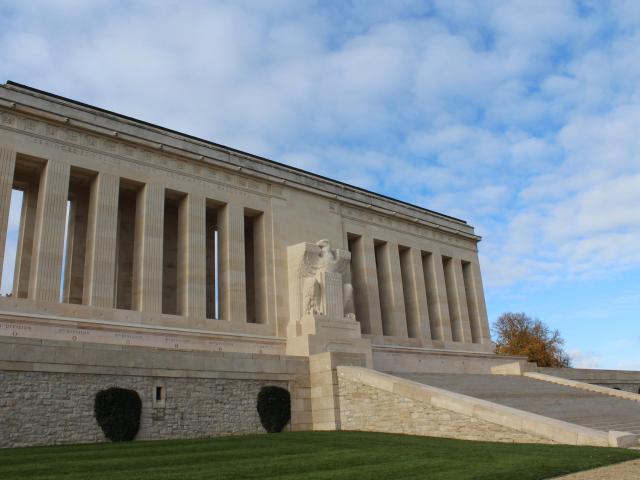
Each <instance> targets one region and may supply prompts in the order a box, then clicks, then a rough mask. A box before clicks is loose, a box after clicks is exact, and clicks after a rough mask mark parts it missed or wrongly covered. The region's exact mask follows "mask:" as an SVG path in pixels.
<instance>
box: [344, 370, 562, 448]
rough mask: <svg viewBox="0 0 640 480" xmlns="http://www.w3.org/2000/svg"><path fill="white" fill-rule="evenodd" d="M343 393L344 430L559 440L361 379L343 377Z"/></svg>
mask: <svg viewBox="0 0 640 480" xmlns="http://www.w3.org/2000/svg"><path fill="white" fill-rule="evenodd" d="M339 392H340V422H341V427H342V429H343V430H364V431H371V432H387V433H404V434H409V435H427V436H430V437H448V438H457V439H460V440H482V441H491V442H509V443H556V442H554V441H552V440H549V439H547V438H543V437H540V436H538V435H532V434H529V433H524V432H519V431H517V430H513V429H509V428H506V427H503V426H501V425H498V424H496V423H491V422H487V421H484V420H480V419H478V418H473V417H470V416H468V415H463V414H460V413H457V412H454V411H451V410H445V409H443V408H438V407H434V406H433V405H429V404H427V403H425V402H418V401H415V400H412V399H411V398H408V397H406V396H403V395H400V394H397V393H391V392H386V391H384V390H381V389H378V388H375V387H371V386H369V385H363V384H362V383H358V382H353V381H349V380H342V379H341V380H340V381H339Z"/></svg>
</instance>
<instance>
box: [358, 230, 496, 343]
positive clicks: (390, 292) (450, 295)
mask: <svg viewBox="0 0 640 480" xmlns="http://www.w3.org/2000/svg"><path fill="white" fill-rule="evenodd" d="M381 236H383V235H381ZM348 247H349V251H350V252H351V282H352V283H353V285H354V292H355V309H356V317H357V318H358V319H359V320H360V323H361V325H362V330H363V333H366V334H370V335H373V336H391V337H396V338H421V339H426V340H434V341H443V342H452V341H453V342H464V343H488V342H490V335H489V331H488V324H487V318H486V306H485V303H484V292H483V288H482V280H481V277H480V269H479V266H478V263H477V261H472V259H469V260H464V259H461V258H456V257H454V256H453V255H452V256H447V255H445V254H442V253H441V252H440V251H439V250H438V249H434V248H429V247H428V246H424V245H422V246H420V245H416V244H414V245H411V246H405V245H402V244H401V243H398V242H397V241H396V240H390V239H387V240H381V239H377V238H375V236H374V235H372V234H371V233H369V232H367V231H366V230H364V231H363V230H361V231H360V233H359V234H352V233H349V234H348Z"/></svg>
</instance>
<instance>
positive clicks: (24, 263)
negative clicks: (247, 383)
mask: <svg viewBox="0 0 640 480" xmlns="http://www.w3.org/2000/svg"><path fill="white" fill-rule="evenodd" d="M12 189H18V190H21V191H22V192H23V202H22V208H21V218H20V234H19V238H18V246H17V252H16V263H15V269H14V281H13V292H12V295H13V296H14V297H17V298H27V299H31V300H34V301H42V302H62V303H68V304H83V305H89V306H94V307H100V308H117V309H123V310H133V311H139V312H145V313H149V314H169V315H180V316H185V317H190V318H192V319H207V318H209V319H214V318H217V319H222V320H229V321H231V322H237V323H238V324H240V323H241V324H245V323H271V322H272V321H274V320H272V319H273V318H274V317H273V316H272V315H270V314H269V312H268V311H267V308H268V307H267V305H268V304H273V301H270V300H268V298H267V296H268V295H275V293H274V291H275V289H274V287H270V286H268V285H267V279H268V278H272V279H273V278H282V277H277V275H275V276H274V274H273V273H274V272H273V269H274V268H276V265H275V264H274V262H273V261H272V260H273V257H272V256H271V255H272V253H269V249H268V248H266V245H267V243H266V241H267V233H266V232H265V223H266V219H265V217H268V215H270V213H269V212H261V211H257V210H255V209H252V208H247V207H246V206H244V205H243V204H242V203H241V202H240V201H235V200H233V201H231V200H227V201H225V202H220V201H217V200H215V199H211V198H207V197H206V196H205V195H203V194H201V193H195V194H194V193H187V192H179V191H175V190H172V189H169V188H165V187H164V186H163V185H160V184H154V183H142V182H137V181H134V180H131V179H128V178H124V177H123V178H121V177H119V176H118V175H115V174H114V173H113V172H111V173H107V172H100V171H91V170H88V169H84V168H80V167H77V166H74V165H70V164H69V163H67V162H65V161H64V159H61V158H57V157H54V158H50V159H47V160H44V159H38V158H33V157H30V156H26V155H19V154H16V152H15V151H13V150H11V149H10V148H4V147H0V257H3V253H4V247H5V243H6V236H7V229H8V216H9V206H10V198H11V192H12ZM347 223H348V222H347ZM345 229H346V232H347V238H346V239H345V241H346V244H347V246H348V249H349V250H350V252H351V256H352V260H351V266H350V270H349V274H348V275H349V277H350V278H349V279H348V281H349V282H350V283H352V285H353V287H354V304H355V305H354V307H355V313H356V318H357V320H358V321H359V322H360V324H361V328H362V332H363V333H364V334H367V335H371V336H374V337H385V336H386V337H395V338H418V339H426V340H429V341H443V342H463V343H487V342H488V341H489V340H488V339H489V332H488V326H487V321H486V308H485V305H484V294H483V290H482V283H481V278H480V270H479V268H478V264H477V256H476V255H475V252H474V253H473V255H470V256H468V257H466V258H467V259H466V260H465V259H463V258H457V257H456V256H455V255H453V254H450V255H445V254H444V253H441V252H440V251H439V250H437V249H436V250H434V249H429V248H428V247H424V246H422V247H421V246H420V245H416V244H413V245H407V246H403V245H402V244H401V243H398V241H397V240H395V239H393V240H392V238H393V236H389V237H388V238H386V239H382V238H378V237H377V236H376V235H375V234H372V233H371V231H370V230H368V229H366V228H365V229H362V228H360V229H358V228H354V229H352V230H349V227H348V224H347V226H346V227H345ZM381 237H384V235H382V236H381ZM65 238H66V240H65ZM311 240H313V239H311ZM269 244H270V243H269ZM286 246H287V245H279V246H278V247H277V248H282V249H285V248H286ZM276 263H277V262H276ZM269 265H271V267H269ZM0 268H2V265H0ZM0 273H1V270H0ZM282 273H283V275H286V274H285V273H284V271H283V272H282ZM277 288H278V289H280V290H282V289H283V288H285V286H284V285H278V286H277Z"/></svg>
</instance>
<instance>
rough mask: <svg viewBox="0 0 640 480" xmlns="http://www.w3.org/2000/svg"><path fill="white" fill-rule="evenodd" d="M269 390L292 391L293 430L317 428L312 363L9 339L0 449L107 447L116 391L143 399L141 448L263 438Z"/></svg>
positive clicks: (2, 371)
mask: <svg viewBox="0 0 640 480" xmlns="http://www.w3.org/2000/svg"><path fill="white" fill-rule="evenodd" d="M266 385H276V386H279V387H283V388H286V389H287V390H289V392H290V393H291V400H292V412H291V415H292V418H291V424H290V428H291V429H293V430H306V429H309V428H310V424H311V411H310V408H311V406H310V400H309V398H310V385H309V366H308V360H307V359H305V358H300V357H298V358H296V357H284V356H275V355H257V354H242V353H227V352H191V351H184V350H169V349H156V348H143V347H131V346H110V345H100V344H88V343H72V342H56V341H45V340H28V339H17V338H12V339H3V338H2V337H0V447H9V446H26V445H49V444H57V443H82V442H99V441H103V440H104V437H103V435H102V432H101V429H100V427H99V426H98V425H97V423H96V421H95V418H94V415H93V403H94V398H95V394H96V393H97V392H98V391H100V390H102V389H105V388H108V387H112V386H117V387H121V388H128V389H132V390H135V391H136V392H138V394H139V395H140V398H141V399H142V417H141V429H140V432H139V434H138V437H137V439H138V440H159V439H170V438H193V437H208V436H216V435H228V434H244V433H260V432H263V431H264V430H263V429H262V426H261V425H260V421H259V418H258V414H257V411H256V401H257V395H258V392H259V391H260V389H261V388H262V387H263V386H266ZM158 387H160V388H161V395H160V397H161V398H160V400H157V399H156V393H157V392H156V389H157V388H158Z"/></svg>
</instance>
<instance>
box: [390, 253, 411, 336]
mask: <svg viewBox="0 0 640 480" xmlns="http://www.w3.org/2000/svg"><path fill="white" fill-rule="evenodd" d="M386 250H387V255H388V260H389V277H388V280H387V288H388V289H389V302H388V304H387V306H386V308H387V315H389V317H388V318H389V320H390V326H391V332H390V333H391V335H392V336H394V337H402V338H407V337H408V334H407V318H406V312H405V305H404V292H403V288H404V286H403V285H402V271H401V269H400V251H399V249H398V244H397V243H391V242H388V243H387V245H386Z"/></svg>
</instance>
